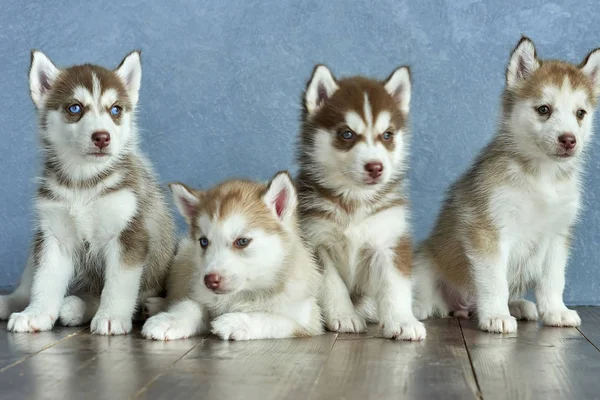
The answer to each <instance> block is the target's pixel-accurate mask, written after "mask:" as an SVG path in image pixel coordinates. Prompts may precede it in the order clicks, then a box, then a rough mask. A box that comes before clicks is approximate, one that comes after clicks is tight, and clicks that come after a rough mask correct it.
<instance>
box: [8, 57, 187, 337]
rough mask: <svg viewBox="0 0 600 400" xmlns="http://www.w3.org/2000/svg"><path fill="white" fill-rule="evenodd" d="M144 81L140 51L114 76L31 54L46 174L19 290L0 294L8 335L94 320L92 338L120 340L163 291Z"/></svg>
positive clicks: (167, 237)
mask: <svg viewBox="0 0 600 400" xmlns="http://www.w3.org/2000/svg"><path fill="white" fill-rule="evenodd" d="M141 74H142V70H141V63H140V53H139V52H137V51H136V52H132V53H131V54H129V55H128V56H127V57H125V59H124V60H123V61H122V62H121V64H120V65H119V67H118V68H117V69H115V70H108V69H105V68H102V67H100V66H96V65H90V64H85V65H77V66H72V67H69V68H64V69H61V68H57V67H56V66H55V65H54V64H53V63H52V61H50V59H49V58H48V57H46V56H45V55H44V54H43V53H41V52H39V51H33V52H32V54H31V69H30V72H29V83H30V89H31V97H32V99H33V102H34V103H35V106H36V108H37V114H38V119H39V133H40V140H41V149H42V154H43V165H44V168H43V172H42V176H41V178H40V185H39V188H38V191H37V195H36V198H35V208H36V214H37V226H36V233H35V238H34V240H33V245H32V250H31V254H30V257H29V260H28V263H27V266H26V268H25V271H24V273H23V276H22V279H21V283H20V285H19V287H18V288H17V289H16V291H15V292H14V293H12V294H10V295H7V296H0V318H2V319H7V318H9V316H10V318H9V320H8V329H9V330H10V331H14V332H34V331H47V330H49V329H51V328H52V326H53V325H54V323H55V322H56V320H57V318H59V319H60V320H61V322H62V323H63V324H65V325H79V324H83V323H87V322H89V321H90V320H91V321H92V322H91V331H92V332H93V333H96V334H101V335H121V334H125V333H127V332H129V331H130V330H131V320H132V316H133V314H134V311H135V309H136V304H137V303H138V301H139V300H142V299H143V298H145V297H148V296H156V295H157V294H158V292H160V291H161V290H162V288H163V282H164V280H165V277H166V275H167V272H168V268H169V265H170V262H171V260H172V258H173V253H174V245H175V243H174V228H173V222H172V218H171V215H170V213H169V211H168V209H167V206H166V204H165V202H164V198H163V195H162V193H161V189H160V188H159V186H158V185H157V181H156V177H155V175H154V173H153V172H152V169H151V167H150V164H149V163H148V161H147V160H146V159H145V157H144V156H143V155H142V154H141V153H140V151H139V150H138V133H137V128H136V124H135V110H136V104H137V102H138V95H139V89H140V82H141ZM65 296H66V297H65ZM25 307H26V308H25ZM23 309H24V310H23ZM92 317H93V319H92Z"/></svg>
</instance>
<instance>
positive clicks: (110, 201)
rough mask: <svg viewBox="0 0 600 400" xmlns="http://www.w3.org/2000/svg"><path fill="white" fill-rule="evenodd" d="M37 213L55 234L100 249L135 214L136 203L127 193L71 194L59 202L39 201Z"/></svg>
mask: <svg viewBox="0 0 600 400" xmlns="http://www.w3.org/2000/svg"><path fill="white" fill-rule="evenodd" d="M38 209H39V213H40V218H41V220H42V221H44V225H45V226H47V227H48V228H49V229H50V230H51V231H53V232H54V233H57V232H58V233H60V236H63V235H68V236H70V238H71V239H74V240H77V241H83V240H85V241H87V242H89V243H94V244H99V245H102V244H105V243H107V242H108V241H110V240H111V239H113V238H115V237H116V236H118V235H119V234H120V233H121V232H122V231H123V230H124V229H125V227H126V226H127V224H128V223H129V222H130V221H131V219H132V218H133V216H134V215H135V213H136V211H137V199H136V197H135V195H134V193H133V192H132V191H131V190H128V189H123V190H120V191H117V192H114V193H111V194H107V195H104V196H97V195H95V193H93V192H92V191H91V190H89V191H86V190H81V191H71V192H70V193H69V196H65V197H63V198H62V199H61V200H59V201H47V200H43V201H40V202H39V203H38Z"/></svg>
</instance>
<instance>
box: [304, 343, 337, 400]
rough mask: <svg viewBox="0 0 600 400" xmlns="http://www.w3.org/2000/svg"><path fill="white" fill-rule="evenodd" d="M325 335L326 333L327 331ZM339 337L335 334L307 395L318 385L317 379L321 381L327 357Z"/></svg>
mask: <svg viewBox="0 0 600 400" xmlns="http://www.w3.org/2000/svg"><path fill="white" fill-rule="evenodd" d="M325 333H327V331H326V332H325ZM339 337H340V334H339V333H336V334H335V340H334V341H333V342H332V343H331V347H330V348H329V351H328V352H327V357H325V360H324V361H323V364H322V365H321V370H320V371H319V373H318V374H317V377H316V378H315V381H314V382H313V384H312V386H311V388H310V391H309V392H308V393H309V395H310V394H312V392H313V390H315V387H316V386H317V383H319V379H321V374H322V373H323V369H324V368H325V365H327V361H329V357H330V356H331V352H332V351H333V346H335V344H336V343H337V341H338V338H339ZM309 398H310V397H309Z"/></svg>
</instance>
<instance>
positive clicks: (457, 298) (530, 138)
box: [414, 37, 600, 333]
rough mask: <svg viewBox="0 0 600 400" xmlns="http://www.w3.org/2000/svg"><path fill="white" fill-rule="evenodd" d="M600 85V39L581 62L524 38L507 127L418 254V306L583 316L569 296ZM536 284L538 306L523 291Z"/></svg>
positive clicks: (442, 311)
mask: <svg viewBox="0 0 600 400" xmlns="http://www.w3.org/2000/svg"><path fill="white" fill-rule="evenodd" d="M599 95H600V49H598V50H595V51H593V52H591V53H590V54H589V55H588V56H587V57H586V58H585V59H584V60H583V62H582V63H581V64H580V65H579V66H575V65H572V64H569V63H566V62H562V61H554V60H540V59H538V57H537V55H536V51H535V47H534V45H533V43H532V42H531V40H529V39H527V38H525V37H524V38H522V39H521V41H520V42H519V44H518V45H517V47H516V48H515V50H514V51H513V53H512V55H511V57H510V61H509V63H508V69H507V71H506V87H505V90H504V95H503V108H502V116H501V123H500V129H499V131H498V133H497V135H496V136H495V137H494V138H493V139H492V141H491V143H490V144H489V145H488V146H487V147H486V148H485V149H484V150H483V151H482V153H481V154H480V155H479V157H478V158H477V160H476V161H475V163H474V164H473V166H472V167H471V168H470V169H469V171H467V172H466V173H465V174H464V175H463V176H462V177H461V178H460V179H459V180H458V181H457V182H456V183H455V184H454V185H452V186H451V188H450V191H449V193H448V196H447V198H446V201H445V203H444V206H443V208H442V211H441V214H440V216H439V218H438V220H437V224H436V226H435V228H434V230H433V233H432V234H431V236H430V237H429V238H428V239H427V240H425V242H424V243H423V245H422V247H421V249H420V252H419V253H418V255H417V257H416V261H415V277H416V287H415V296H416V297H415V302H414V307H415V309H414V311H415V315H416V316H417V317H418V318H420V319H424V318H427V317H428V316H430V315H432V314H437V315H446V314H448V313H450V312H454V314H455V315H457V314H458V315H462V316H466V315H468V313H469V312H471V311H474V312H476V313H477V317H478V319H479V327H480V328H481V329H482V330H484V331H489V332H499V333H510V332H515V331H516V330H517V322H516V319H515V318H519V319H527V320H537V319H538V313H539V316H540V317H541V319H542V321H543V323H544V324H545V325H550V326H578V325H579V324H580V323H581V320H580V318H579V316H578V315H577V312H576V311H573V310H569V309H567V307H566V306H565V304H564V302H563V298H562V296H563V289H564V286H565V267H566V264H567V256H568V251H569V242H570V238H571V235H572V231H573V225H574V223H575V220H576V217H577V213H578V211H579V206H580V202H581V175H582V172H583V161H584V151H585V148H586V146H587V144H588V142H589V141H590V137H591V134H592V120H593V117H594V115H593V114H594V108H595V107H596V102H597V99H598V96H599ZM528 289H533V290H534V291H535V297H536V300H537V307H536V305H535V304H534V303H532V302H530V301H527V300H525V299H524V298H523V296H524V295H525V293H526V291H527V290H528Z"/></svg>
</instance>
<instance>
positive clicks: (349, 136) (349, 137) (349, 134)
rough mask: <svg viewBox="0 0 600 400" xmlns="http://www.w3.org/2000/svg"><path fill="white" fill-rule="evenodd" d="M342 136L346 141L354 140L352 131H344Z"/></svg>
mask: <svg viewBox="0 0 600 400" xmlns="http://www.w3.org/2000/svg"><path fill="white" fill-rule="evenodd" d="M340 136H341V137H342V139H344V140H352V138H354V133H352V131H344V132H342V133H341V135H340Z"/></svg>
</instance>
